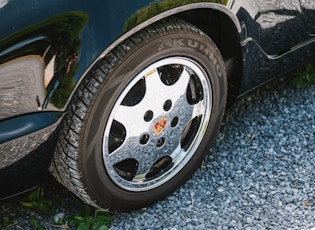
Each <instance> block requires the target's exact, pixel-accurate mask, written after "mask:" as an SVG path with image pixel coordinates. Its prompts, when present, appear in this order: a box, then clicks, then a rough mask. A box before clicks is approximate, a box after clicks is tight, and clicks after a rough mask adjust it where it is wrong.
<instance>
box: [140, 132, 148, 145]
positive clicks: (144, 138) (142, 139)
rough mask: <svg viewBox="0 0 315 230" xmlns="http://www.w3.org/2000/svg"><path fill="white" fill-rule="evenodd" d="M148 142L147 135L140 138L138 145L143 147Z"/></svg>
mask: <svg viewBox="0 0 315 230" xmlns="http://www.w3.org/2000/svg"><path fill="white" fill-rule="evenodd" d="M149 140H150V136H149V135H148V134H144V135H142V136H141V138H140V144H141V145H145V144H146V143H148V142H149Z"/></svg>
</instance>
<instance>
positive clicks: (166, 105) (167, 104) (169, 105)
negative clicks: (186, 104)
mask: <svg viewBox="0 0 315 230" xmlns="http://www.w3.org/2000/svg"><path fill="white" fill-rule="evenodd" d="M171 108H172V101H171V100H167V101H166V102H164V105H163V109H164V111H169V110H170V109H171Z"/></svg>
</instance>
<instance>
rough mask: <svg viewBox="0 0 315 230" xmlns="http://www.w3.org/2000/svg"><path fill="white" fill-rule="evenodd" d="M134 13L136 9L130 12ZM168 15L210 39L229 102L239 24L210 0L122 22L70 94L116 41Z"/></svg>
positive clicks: (234, 88) (237, 65) (236, 84)
mask: <svg viewBox="0 0 315 230" xmlns="http://www.w3.org/2000/svg"><path fill="white" fill-rule="evenodd" d="M150 6H151V5H150ZM150 6H148V7H147V9H149V8H150ZM144 9H146V8H144ZM144 9H141V10H140V11H143V10H144ZM137 13H138V12H136V13H135V14H134V15H136V14H137ZM142 14H145V12H142ZM134 15H132V16H131V17H130V19H132V17H133V16H134ZM146 17H147V18H146ZM169 17H177V18H180V19H182V20H184V21H187V22H188V23H190V24H192V25H194V26H195V27H197V28H199V29H200V30H202V31H203V32H204V33H205V34H207V35H208V36H209V37H210V38H211V39H212V40H213V41H214V43H215V44H216V45H217V47H218V49H219V50H220V52H221V54H222V56H223V59H224V62H225V64H226V69H227V76H228V85H229V86H228V87H229V101H233V100H234V98H235V97H237V96H238V94H239V90H240V85H241V81H242V66H243V64H242V60H243V58H242V51H241V44H240V34H241V25H240V22H239V20H238V18H237V16H236V15H235V14H234V13H233V12H232V11H231V10H230V9H229V8H228V7H226V6H224V5H222V4H218V3H212V2H202V3H191V4H186V5H183V6H179V7H176V8H173V9H169V10H166V11H164V12H160V13H157V14H156V15H154V16H152V15H147V16H144V17H142V18H141V21H136V20H131V21H133V22H132V23H129V25H127V24H128V21H126V23H125V32H124V33H123V34H122V35H121V36H120V37H119V38H118V39H116V40H115V41H114V42H113V43H112V44H111V45H109V46H108V47H107V48H106V49H105V50H104V51H103V52H102V53H101V54H100V55H99V56H98V57H97V58H96V59H95V60H94V62H93V63H92V64H91V65H90V67H89V68H88V69H87V70H86V71H85V72H84V73H83V75H82V77H81V78H80V80H79V82H78V84H77V85H76V88H75V90H73V93H74V92H75V91H76V90H77V87H78V86H79V85H80V84H79V83H80V82H81V81H82V80H83V79H84V78H85V76H87V75H88V73H89V71H90V70H91V68H92V67H93V66H95V65H96V64H97V62H99V61H100V60H101V59H103V58H104V57H105V56H106V55H108V54H109V53H110V52H111V51H112V50H114V49H115V48H116V47H117V46H118V45H119V44H121V43H122V42H123V41H125V40H126V39H128V38H129V37H131V36H132V35H134V34H136V33H137V32H139V31H140V30H142V29H144V28H146V27H149V26H150V25H152V24H154V23H156V22H159V21H161V20H163V19H166V18H169ZM72 95H73V94H72Z"/></svg>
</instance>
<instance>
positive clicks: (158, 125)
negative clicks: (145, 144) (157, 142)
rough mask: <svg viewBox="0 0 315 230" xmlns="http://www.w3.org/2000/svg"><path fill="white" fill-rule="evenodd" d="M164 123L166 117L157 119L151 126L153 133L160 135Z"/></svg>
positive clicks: (165, 122)
mask: <svg viewBox="0 0 315 230" xmlns="http://www.w3.org/2000/svg"><path fill="white" fill-rule="evenodd" d="M166 124H167V118H166V117H163V118H161V119H160V120H158V121H157V122H156V123H155V124H154V126H153V131H154V133H155V135H157V136H158V135H160V134H161V133H162V132H163V130H164V129H165V127H166Z"/></svg>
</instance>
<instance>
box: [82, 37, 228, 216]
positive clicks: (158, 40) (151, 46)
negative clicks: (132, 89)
mask: <svg viewBox="0 0 315 230" xmlns="http://www.w3.org/2000/svg"><path fill="white" fill-rule="evenodd" d="M175 56H179V57H187V58H190V59H193V60H195V61H196V62H197V63H198V64H199V65H200V66H202V68H203V69H204V71H205V72H206V74H207V76H208V77H209V81H210V85H211V88H212V97H213V100H212V111H211V115H210V121H209V124H208V127H207V131H206V133H205V136H204V138H203V140H202V142H201V144H200V146H199V147H198V149H197V151H196V153H195V154H194V155H193V156H192V158H191V159H190V160H189V162H188V163H187V165H185V167H184V168H183V169H182V170H181V171H180V172H179V173H178V174H177V175H176V176H174V177H173V178H172V179H170V180H169V181H167V182H166V183H164V184H162V185H161V186H159V187H157V188H154V189H151V190H149V191H144V192H130V191H126V190H124V189H121V188H120V187H118V186H117V185H116V184H115V183H113V181H112V180H111V179H110V177H109V175H108V174H107V172H106V169H105V166H104V163H103V154H102V146H103V144H102V142H103V135H104V130H105V127H106V124H107V120H108V118H109V116H110V113H111V109H112V108H113V106H114V105H115V102H116V100H117V98H118V97H119V96H120V94H121V93H122V91H123V90H124V88H125V87H126V85H127V84H128V83H129V82H130V81H131V80H132V79H133V77H135V76H136V75H137V74H138V73H139V72H141V70H143V69H144V68H146V67H147V66H149V65H150V64H152V63H154V62H156V61H158V60H161V59H164V58H167V57H175ZM226 92H227V89H226V76H225V67H224V63H223V61H222V58H221V55H220V53H219V51H218V50H217V49H216V47H215V45H214V44H213V43H212V42H211V41H210V40H208V39H207V38H205V37H204V36H202V35H199V34H198V35H196V34H195V33H186V34H183V33H182V32H173V33H167V34H163V35H157V36H153V37H151V38H150V39H148V40H144V41H143V42H141V43H140V44H138V45H136V48H135V49H134V50H132V51H129V52H128V53H127V54H126V55H125V56H124V57H122V59H121V60H120V62H119V63H118V64H117V65H116V67H114V68H113V69H112V70H111V73H110V74H109V75H108V76H106V78H105V80H104V82H103V84H102V86H101V88H100V90H99V91H98V93H97V95H96V97H95V100H94V101H93V102H92V104H91V107H90V110H89V112H88V117H87V120H86V125H85V128H84V130H83V138H82V140H81V142H82V143H81V146H82V149H81V152H80V153H79V154H80V159H81V162H79V167H80V168H81V172H82V174H83V175H82V178H83V183H84V184H85V185H86V187H87V190H88V194H90V196H91V198H92V199H93V200H97V202H98V203H97V204H98V205H99V206H101V207H109V208H112V209H120V210H132V209H135V208H140V207H143V206H145V205H148V204H150V203H152V202H155V201H157V200H159V199H161V198H162V197H164V196H166V195H167V194H169V193H170V192H172V191H173V190H175V189H176V188H177V187H179V186H180V185H181V184H183V183H184V182H185V181H186V180H187V179H188V178H189V177H191V175H192V173H193V172H194V171H195V170H196V168H197V167H198V166H199V165H200V163H201V161H202V160H203V159H204V156H205V154H206V153H207V152H208V150H209V148H210V145H211V143H212V142H213V141H214V139H215V137H216V134H217V131H218V128H219V125H218V124H220V122H221V118H222V116H223V111H224V108H225V101H226Z"/></svg>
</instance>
